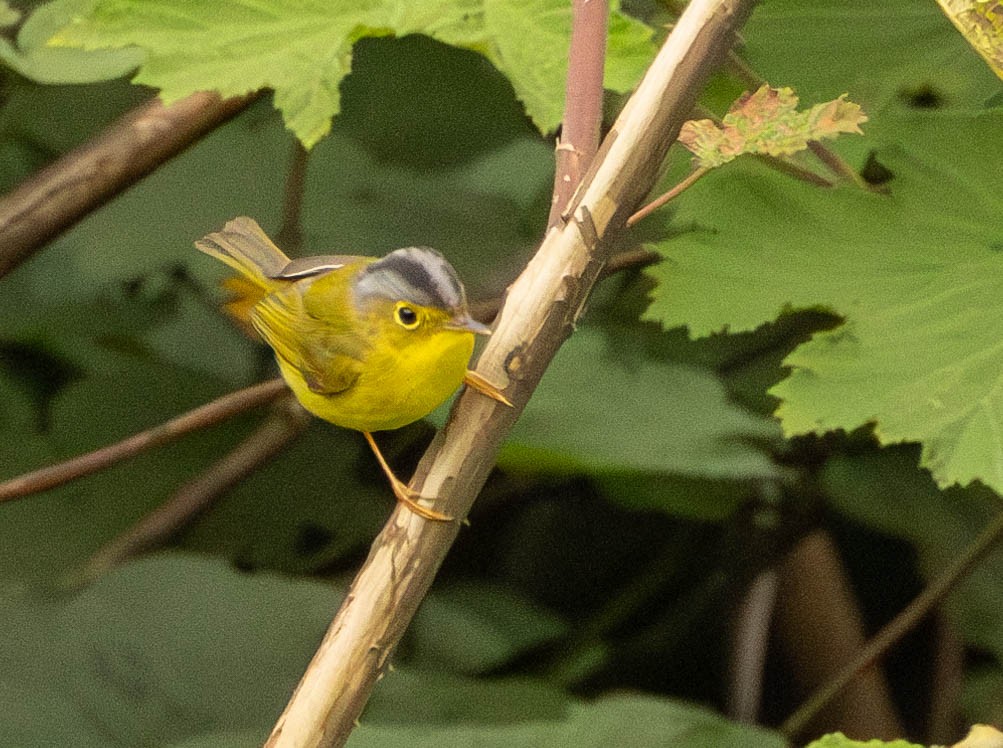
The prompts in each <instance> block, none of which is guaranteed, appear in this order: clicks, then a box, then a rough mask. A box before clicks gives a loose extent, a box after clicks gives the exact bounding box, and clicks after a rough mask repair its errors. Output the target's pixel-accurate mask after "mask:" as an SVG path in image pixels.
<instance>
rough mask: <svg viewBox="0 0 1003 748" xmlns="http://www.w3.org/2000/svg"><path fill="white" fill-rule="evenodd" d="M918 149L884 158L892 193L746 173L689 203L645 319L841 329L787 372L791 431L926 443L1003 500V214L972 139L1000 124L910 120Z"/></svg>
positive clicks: (778, 391)
mask: <svg viewBox="0 0 1003 748" xmlns="http://www.w3.org/2000/svg"><path fill="white" fill-rule="evenodd" d="M898 124H899V125H901V127H903V128H905V127H908V128H909V130H910V132H911V133H912V136H911V137H912V142H914V143H915V145H912V146H903V145H895V146H889V147H886V148H881V149H879V150H878V151H877V156H878V159H879V160H880V162H881V163H882V164H883V165H884V166H885V167H887V168H888V169H890V171H891V173H892V175H894V176H893V179H892V181H891V182H890V184H889V187H890V194H889V195H880V194H869V193H865V192H862V191H857V190H852V189H843V190H839V191H835V192H832V191H824V190H818V189H812V188H808V187H805V186H804V185H801V184H797V183H795V182H793V181H792V180H790V179H788V178H785V177H782V176H779V175H777V174H774V173H770V172H769V171H768V170H766V169H765V168H763V167H760V166H756V165H751V164H743V165H739V164H736V165H735V166H734V168H733V170H732V171H731V172H730V173H727V174H721V175H717V176H716V177H711V178H710V179H708V180H707V181H706V182H705V183H704V184H702V185H699V186H697V187H696V188H695V189H694V190H693V194H692V195H687V197H686V198H685V199H684V200H683V201H681V207H680V210H679V213H678V214H677V216H676V219H677V221H678V222H679V223H680V224H682V225H684V226H687V227H688V230H687V231H685V232H684V233H683V234H681V235H680V236H677V237H675V238H673V239H671V240H668V241H665V242H662V243H661V244H659V245H658V248H659V251H661V252H662V253H663V254H664V255H665V256H666V258H667V259H668V262H665V263H663V264H662V265H661V266H659V267H656V268H655V269H654V270H653V271H652V273H653V274H654V275H656V277H657V278H658V280H659V281H660V283H661V285H660V287H659V289H658V291H657V294H656V296H655V299H654V301H653V303H652V305H651V308H650V310H649V316H650V317H652V318H655V319H659V320H660V321H662V323H663V324H665V325H666V326H674V325H678V324H688V325H689V326H690V329H691V330H692V332H693V333H694V334H696V335H706V334H708V333H710V332H713V331H715V330H720V329H722V328H728V329H731V330H750V329H753V328H755V327H757V326H758V325H761V324H763V323H765V322H768V321H770V320H772V319H774V318H776V317H777V315H779V314H781V313H782V312H783V311H785V310H788V309H805V308H823V309H826V310H828V311H831V312H833V313H835V314H838V315H840V316H842V317H844V318H845V322H844V324H843V325H841V326H839V327H837V328H836V329H834V330H831V331H828V332H823V333H818V334H816V335H815V336H814V338H813V339H812V340H811V341H809V342H808V343H806V344H804V345H802V346H800V347H799V348H797V349H796V350H795V351H794V352H793V353H792V354H791V355H790V356H788V358H787V359H786V361H785V363H786V364H787V365H788V366H790V367H792V369H793V372H792V374H791V376H790V377H789V378H788V379H786V380H785V381H783V382H781V383H780V384H779V385H777V386H776V387H774V388H773V390H772V393H773V394H774V395H776V396H778V397H780V398H781V400H782V404H781V405H780V408H779V410H778V413H777V414H778V416H779V417H780V419H781V421H782V424H783V427H784V431H785V433H786V434H787V435H795V434H805V433H823V432H825V431H829V430H833V429H846V430H852V429H856V428H858V427H861V426H864V425H867V424H873V425H874V430H875V433H876V434H877V436H878V438H879V439H880V440H881V442H882V443H884V444H891V443H897V442H904V441H919V442H921V443H922V444H923V446H924V449H923V457H922V464H923V465H924V466H926V467H929V468H930V469H931V471H932V472H933V475H934V477H935V478H936V479H937V481H938V482H939V483H940V484H942V485H946V484H951V483H955V482H957V483H961V484H967V483H970V482H972V481H974V480H981V481H982V482H984V483H986V484H987V485H990V486H992V487H993V488H995V489H996V490H998V491H1000V490H1003V458H1001V455H1003V377H1001V372H1003V343H1001V342H1000V336H999V330H1000V329H1003V303H1001V301H1000V300H1001V299H1003V255H1001V254H1000V248H1001V246H1003V234H1001V230H1000V224H999V220H998V216H999V215H1000V213H1001V211H1003V198H1001V197H1000V194H1001V191H1000V180H999V173H998V170H997V169H998V165H997V164H996V163H994V160H993V159H985V158H984V157H983V156H982V155H981V153H980V152H979V151H978V149H974V148H972V147H971V146H970V145H969V144H971V143H977V142H979V141H980V140H981V139H984V138H985V137H987V136H988V134H989V133H992V132H998V131H999V129H1000V127H1001V126H1003V116H1000V115H998V114H987V115H985V116H983V117H980V118H974V119H973V118H967V117H958V118H955V119H945V118H940V119H938V120H928V119H921V118H916V117H914V118H912V119H909V120H905V119H903V120H902V121H900V122H899V123H898Z"/></svg>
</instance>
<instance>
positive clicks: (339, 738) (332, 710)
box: [266, 0, 753, 748]
mask: <svg viewBox="0 0 1003 748" xmlns="http://www.w3.org/2000/svg"><path fill="white" fill-rule="evenodd" d="M752 4H753V3H752V2H751V1H745V2H743V1H742V0H693V2H691V3H690V4H689V5H688V6H687V8H686V11H685V12H684V13H683V15H682V17H681V18H680V20H679V23H677V24H676V26H675V28H674V29H673V32H672V34H671V35H670V37H669V39H668V40H667V41H666V43H665V45H664V46H663V48H662V50H661V51H660V52H659V54H658V56H657V57H656V59H655V61H654V62H653V63H652V66H651V68H650V69H649V70H648V73H647V74H646V75H645V77H644V79H643V80H642V81H641V84H640V85H639V86H638V88H637V90H636V92H635V93H634V95H633V96H632V97H631V99H630V100H629V101H628V103H627V105H626V107H625V108H624V110H623V112H622V113H621V115H620V117H619V118H618V120H617V122H616V123H615V124H614V126H613V129H612V130H611V132H610V134H609V136H608V137H607V138H606V140H605V142H604V143H603V146H602V148H601V149H600V151H599V153H598V154H597V156H596V158H595V160H594V161H593V164H592V167H591V168H590V170H589V173H588V175H587V176H586V177H585V178H584V180H583V184H582V187H581V188H580V189H579V190H578V193H577V195H576V198H575V200H576V203H575V205H574V206H573V208H572V220H571V221H570V222H569V223H567V224H565V225H563V226H562V227H559V228H556V229H553V230H550V231H549V232H548V233H547V235H546V237H545V239H544V241H543V243H542V245H541V247H540V250H539V251H538V252H537V254H536V255H535V257H534V258H533V259H532V260H531V261H530V263H529V265H528V266H527V267H526V269H525V270H524V271H523V273H522V274H521V275H520V276H519V278H518V279H517V280H516V281H515V282H514V283H513V284H512V286H511V288H510V289H509V293H508V297H507V300H506V303H505V305H504V307H503V308H502V310H501V313H500V314H499V316H498V320H497V323H496V329H495V332H494V334H493V335H492V336H491V338H490V340H489V341H488V344H487V346H486V348H485V349H484V352H483V354H482V355H481V357H480V360H479V361H478V365H477V371H478V373H479V374H481V375H482V376H483V377H485V378H486V379H487V380H488V381H491V382H494V383H495V384H497V385H499V386H500V387H501V388H502V389H504V391H505V395H506V396H507V397H508V398H509V399H510V400H511V401H512V402H513V403H514V407H511V408H509V407H506V406H504V405H502V404H500V403H497V402H495V401H494V400H491V399H489V398H486V397H483V396H482V395H479V394H477V393H475V392H470V391H467V392H465V393H464V394H462V395H461V396H460V398H459V399H458V400H457V402H456V404H455V405H454V408H453V411H452V413H451V416H450V419H449V420H448V422H447V424H446V426H445V428H444V429H443V430H442V431H440V432H439V433H438V434H437V435H436V437H435V439H434V440H433V442H432V445H431V446H430V447H429V449H428V451H427V452H426V453H425V456H424V458H423V459H422V461H421V463H420V464H419V466H418V470H417V472H416V474H415V476H414V478H413V479H412V481H411V487H412V488H413V489H414V490H415V491H416V492H417V493H418V494H420V495H421V496H434V497H436V499H435V508H436V509H437V510H439V511H442V512H445V513H447V514H449V515H451V516H454V517H457V518H461V519H462V518H463V517H465V516H466V515H467V513H468V512H469V511H470V507H471V506H472V504H473V501H474V499H475V497H476V496H477V493H478V491H479V490H480V488H481V486H483V484H484V481H485V480H486V479H487V476H488V473H489V472H490V471H491V468H492V466H493V464H494V461H495V458H496V455H497V453H498V450H499V448H500V446H501V443H502V441H503V440H504V438H505V437H506V436H507V434H508V433H509V431H510V430H511V428H512V426H513V425H514V423H515V420H516V418H517V417H518V415H519V413H520V412H521V411H522V408H523V407H525V405H526V402H527V400H528V399H529V397H530V395H531V393H532V392H533V390H534V389H535V387H536V385H537V383H538V382H539V380H540V378H541V377H542V376H543V372H544V371H545V369H546V368H547V366H548V364H549V363H550V361H551V360H552V359H553V357H554V355H555V354H556V353H557V350H558V348H559V347H560V345H561V343H563V341H564V340H565V339H566V338H567V337H568V335H570V334H571V332H572V330H573V329H574V325H575V323H576V321H577V319H578V316H579V315H580V314H581V312H582V310H583V308H584V306H585V303H586V301H587V299H588V296H589V292H590V291H591V289H592V287H593V285H594V284H595V282H596V279H597V278H598V276H599V274H600V272H601V270H602V267H603V265H604V264H605V262H606V260H607V259H608V255H609V253H610V252H611V250H612V247H613V246H614V244H615V239H616V236H617V235H618V234H619V233H620V232H621V231H622V230H623V229H624V224H625V222H626V220H627V217H628V216H629V215H630V214H631V213H632V212H633V211H634V210H635V208H636V206H637V205H638V204H639V203H640V201H641V200H642V199H643V198H644V195H645V194H647V192H648V191H649V190H650V189H651V188H652V186H653V184H654V182H655V179H656V178H657V176H658V174H659V172H660V170H661V165H662V162H663V160H664V158H665V154H666V152H667V151H668V148H669V145H670V144H671V143H672V142H673V141H674V140H675V138H676V136H677V134H678V132H679V128H680V127H681V126H682V123H683V120H684V119H685V116H686V114H687V113H688V112H689V111H690V109H691V108H692V106H693V102H694V100H695V98H696V95H697V93H698V91H699V90H700V89H701V88H702V86H703V84H704V83H705V81H706V80H707V78H708V76H709V75H710V73H711V71H712V70H713V69H714V68H715V67H716V66H717V64H718V62H719V61H720V60H721V58H722V57H723V55H724V53H725V51H726V50H727V49H728V48H729V46H730V45H731V42H732V39H733V35H734V32H735V29H736V28H737V27H738V26H740V25H741V23H742V22H743V21H744V19H745V17H746V16H747V15H748V13H749V12H750V11H751V8H752ZM459 528H460V524H459V523H446V522H428V521H426V520H423V519H422V518H421V517H418V516H417V515H415V514H414V513H413V512H411V511H409V510H407V509H401V508H400V507H399V506H398V508H397V509H395V511H394V513H393V515H392V516H391V518H390V520H389V522H388V523H387V524H386V526H385V527H384V529H383V531H382V532H381V533H380V535H379V536H378V537H377V539H376V541H375V542H374V544H373V546H372V549H371V551H370V555H369V558H368V559H367V560H366V563H365V564H364V566H363V568H362V569H361V571H360V572H359V574H358V576H357V577H356V579H355V582H354V583H353V585H352V587H351V589H350V590H349V593H348V595H347V596H346V598H345V601H344V603H343V605H342V607H341V610H340V611H339V612H338V614H337V616H336V617H335V619H334V621H333V622H332V623H331V626H330V627H329V629H328V632H327V635H326V636H325V637H324V640H323V642H322V643H321V645H320V648H319V649H318V650H317V653H316V654H315V655H314V658H313V660H312V662H311V663H310V666H309V667H308V669H307V671H306V673H305V674H304V675H303V678H302V680H301V681H300V683H299V685H298V687H297V688H296V692H295V693H294V694H293V696H292V699H291V700H290V702H289V704H288V705H287V706H286V709H285V711H284V712H283V714H282V716H281V717H280V718H279V720H278V722H277V723H276V725H275V728H274V730H273V731H272V734H271V736H270V738H269V740H268V742H267V744H266V745H268V746H271V747H272V748H277V747H279V746H283V747H286V746H298V747H303V748H306V747H308V746H332V745H343V744H344V743H345V741H346V740H347V739H348V736H349V734H350V732H351V730H352V727H353V726H354V724H355V723H356V720H357V719H358V717H359V715H360V713H361V712H362V708H363V706H364V705H365V703H366V701H367V700H368V698H369V694H370V693H371V691H372V689H373V687H374V686H375V684H376V681H377V680H378V679H379V677H380V676H381V675H382V674H383V672H384V669H385V668H386V665H387V663H388V662H389V659H390V657H391V655H392V653H393V651H394V648H395V647H396V646H397V643H398V642H399V640H400V637H401V636H402V635H403V633H404V630H405V629H406V628H407V626H408V623H409V622H410V620H411V618H412V617H413V615H414V613H415V611H416V610H417V608H418V606H419V604H420V603H421V601H422V599H423V598H424V596H425V594H426V592H427V591H428V588H429V587H430V586H431V584H432V580H433V579H434V577H435V574H436V571H437V570H438V568H439V566H440V564H441V563H442V561H443V559H444V558H445V555H446V553H447V552H448V550H449V548H450V546H451V544H452V542H453V540H454V539H455V537H456V535H457V533H458V532H459Z"/></svg>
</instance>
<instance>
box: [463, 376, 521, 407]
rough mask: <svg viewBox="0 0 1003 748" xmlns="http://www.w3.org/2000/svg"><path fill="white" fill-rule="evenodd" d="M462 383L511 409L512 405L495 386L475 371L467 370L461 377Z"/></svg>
mask: <svg viewBox="0 0 1003 748" xmlns="http://www.w3.org/2000/svg"><path fill="white" fill-rule="evenodd" d="M463 383H464V384H466V385H467V387H470V388H471V389H474V390H477V391H478V392H480V393H481V394H482V395H484V396H485V397H490V398H491V399H492V400H496V401H497V402H500V403H501V404H502V405H507V406H508V407H510V408H511V407H512V403H511V402H510V401H509V399H508V398H507V397H505V396H504V395H503V394H502V393H501V390H500V389H498V387H497V386H496V385H493V384H491V382H489V381H488V380H487V379H485V378H484V377H482V376H481V375H480V374H478V373H477V372H476V371H471V370H470V369H467V373H466V374H465V375H464V377H463Z"/></svg>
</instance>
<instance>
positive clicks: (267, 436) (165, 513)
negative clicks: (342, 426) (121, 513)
mask: <svg viewBox="0 0 1003 748" xmlns="http://www.w3.org/2000/svg"><path fill="white" fill-rule="evenodd" d="M278 381H281V380H278ZM276 406H277V407H276V409H275V411H274V412H273V413H272V414H271V415H270V416H269V417H268V418H267V419H266V420H265V422H264V423H262V424H261V426H259V427H258V428H257V429H256V430H255V431H254V432H253V433H252V434H251V435H250V436H248V437H247V438H246V439H244V441H242V442H241V443H240V444H238V445H237V446H236V447H235V448H234V449H233V450H231V451H230V452H229V453H227V454H226V456H224V457H223V458H222V459H220V460H219V461H218V462H216V463H214V464H213V465H212V467H210V468H209V469H208V470H206V471H205V472H203V473H202V474H200V475H199V476H198V477H196V478H194V479H192V480H190V481H188V482H187V483H185V484H184V485H183V486H181V487H180V488H179V489H178V490H177V491H175V492H174V495H173V496H172V497H171V498H170V499H169V500H167V501H165V502H164V503H163V504H161V505H160V506H158V507H157V508H156V509H154V510H153V511H152V512H150V513H149V514H147V515H146V516H145V517H143V518H142V519H141V520H140V521H139V522H137V523H136V524H134V525H132V526H131V527H130V528H129V529H128V530H126V531H125V532H123V533H122V534H121V535H118V536H117V537H115V538H114V539H112V540H111V541H110V542H108V543H106V544H105V545H104V546H102V547H101V548H100V549H99V550H98V551H97V552H96V553H95V554H94V555H93V556H91V557H90V559H88V560H87V562H86V563H85V564H84V566H83V568H82V569H81V570H80V571H79V572H77V573H75V574H74V575H73V577H72V579H71V580H70V584H71V585H72V586H78V585H81V584H87V583H89V582H92V581H94V580H95V579H97V578H98V577H100V576H101V575H102V574H104V573H105V572H107V571H109V570H110V569H111V568H112V567H114V566H116V565H118V564H120V563H122V562H123V561H125V560H126V559H128V558H130V557H132V556H135V555H138V554H140V553H143V552H145V551H148V550H151V549H153V548H155V547H157V546H159V545H162V544H163V543H165V542H166V541H167V540H169V539H170V537H171V536H172V535H173V534H174V533H176V532H177V531H178V530H180V529H181V528H183V527H184V526H185V525H187V524H188V523H189V522H190V521H191V519H192V518H193V517H195V516H196V515H198V514H201V513H202V512H204V511H205V510H206V509H208V508H209V507H210V506H211V505H212V503H213V502H214V501H215V500H216V499H217V498H218V497H219V496H221V495H222V494H223V493H225V492H226V491H227V490H229V489H230V488H233V486H235V485H236V484H237V483H239V482H240V481H242V480H243V479H244V478H246V477H247V476H248V475H249V474H251V473H252V472H254V471H255V470H257V469H258V468H259V467H260V466H261V465H262V464H263V463H264V462H266V461H267V460H269V459H271V458H272V457H274V456H275V455H276V454H278V453H279V452H280V451H281V450H282V449H283V448H284V447H285V446H286V445H287V444H288V443H289V442H290V441H292V440H293V439H294V438H296V437H297V436H299V434H301V433H302V432H303V430H304V429H305V428H306V426H307V424H308V423H309V420H310V419H309V416H308V415H307V413H306V411H304V410H303V409H302V408H301V407H300V406H299V404H298V403H297V402H296V401H295V400H294V399H293V397H292V393H288V392H287V396H286V397H285V398H284V399H283V401H281V402H280V403H277V404H276Z"/></svg>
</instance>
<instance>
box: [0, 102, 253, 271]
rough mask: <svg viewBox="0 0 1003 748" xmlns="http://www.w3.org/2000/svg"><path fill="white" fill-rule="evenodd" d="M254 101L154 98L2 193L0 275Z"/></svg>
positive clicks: (0, 202)
mask: <svg viewBox="0 0 1003 748" xmlns="http://www.w3.org/2000/svg"><path fill="white" fill-rule="evenodd" d="M252 100H253V96H243V97H238V98H233V99H227V100H225V101H223V100H221V99H220V98H219V96H217V95H216V94H212V93H196V94H192V95H191V96H189V97H187V98H185V99H182V100H181V101H177V102H175V103H173V104H171V105H170V106H164V105H163V104H161V103H160V101H159V100H157V99H154V100H152V101H150V102H148V103H146V104H143V105H141V106H139V107H137V108H136V109H133V110H132V111H131V112H128V113H127V114H125V115H124V116H123V117H121V118H120V119H119V120H117V121H116V122H114V123H112V124H111V125H109V126H108V128H107V129H105V130H104V132H102V133H101V134H100V135H98V136H96V137H95V138H93V139H91V140H90V141H88V142H87V143H86V144H84V145H82V146H80V147H79V148H76V149H75V150H73V151H71V152H69V153H67V154H66V155H65V156H63V157H61V158H59V159H57V160H56V161H54V162H53V163H51V164H49V165H48V166H46V167H45V168H44V169H42V170H41V171H39V172H38V173H37V174H35V175H34V176H32V177H31V178H29V179H28V180H26V181H25V182H23V183H22V184H20V185H19V186H18V187H16V188H15V189H14V190H12V191H11V192H9V193H7V194H6V195H5V196H3V197H2V198H0V277H3V276H4V275H6V274H7V273H9V272H10V271H11V270H13V269H14V268H16V267H17V266H18V265H19V264H20V263H21V262H23V261H24V260H26V259H27V258H28V257H30V256H31V254H32V252H34V251H35V250H36V249H38V248H39V247H41V246H42V245H43V244H45V243H46V242H47V241H49V240H50V239H52V238H54V237H55V236H58V235H59V234H60V233H61V232H63V231H65V230H66V229H68V228H69V227H70V226H72V225H73V224H75V223H76V222H77V221H79V220H80V219H81V218H83V217H84V216H85V215H87V214H88V213H89V212H90V211H92V210H94V209H95V208H97V207H99V206H100V205H103V204H104V203H105V202H107V201H108V200H109V199H110V198H111V197H113V196H114V195H116V194H118V193H119V192H121V191H122V190H124V189H125V188H126V187H128V186H129V185H131V184H133V183H134V182H136V181H138V180H140V179H142V178H143V177H145V176H146V175H147V174H149V173H150V172H152V171H153V170H154V169H156V168H157V167H158V166H160V165H161V164H162V163H164V162H165V161H167V160H168V159H169V158H171V157H172V156H175V155H177V154H178V153H180V152H181V151H183V150H184V149H185V148H187V147H188V146H189V145H191V144H192V143H193V142H195V141H196V140H198V139H199V138H200V137H202V136H203V135H205V134H206V133H207V132H209V131H211V130H212V129H213V128H215V127H216V126H217V125H220V124H221V123H223V122H225V121H226V120H228V119H229V118H231V117H233V116H234V115H235V114H237V113H238V112H240V111H241V110H243V109H244V108H245V107H246V106H247V105H248V104H249V103H250V102H251V101H252Z"/></svg>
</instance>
